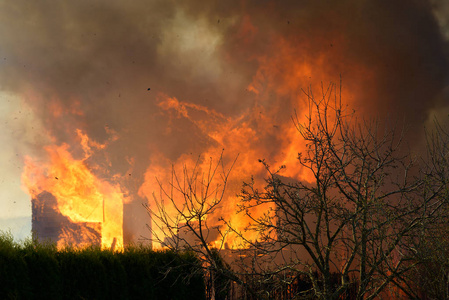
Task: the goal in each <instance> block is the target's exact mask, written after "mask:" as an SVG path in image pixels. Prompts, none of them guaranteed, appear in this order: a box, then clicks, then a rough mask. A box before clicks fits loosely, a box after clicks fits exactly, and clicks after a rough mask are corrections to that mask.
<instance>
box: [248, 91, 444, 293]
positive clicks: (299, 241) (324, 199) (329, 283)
mask: <svg viewBox="0 0 449 300" xmlns="http://www.w3.org/2000/svg"><path fill="white" fill-rule="evenodd" d="M337 93H338V92H337V91H336V86H335V85H330V86H329V88H328V89H327V90H324V89H323V91H322V98H320V99H316V98H315V97H314V96H313V94H312V92H311V91H310V90H309V91H308V92H307V93H306V95H307V96H308V99H309V103H310V110H309V115H308V117H307V121H306V122H305V123H300V122H299V119H298V117H297V116H295V117H294V123H295V125H296V127H297V130H298V132H299V134H300V136H301V137H302V138H303V139H304V141H305V143H306V147H307V150H306V151H305V152H303V153H299V154H298V161H299V164H300V165H301V167H302V168H304V169H306V170H308V173H309V174H310V179H309V180H308V182H302V181H294V180H291V179H287V178H283V177H282V176H281V175H280V172H279V171H280V170H278V171H275V172H273V171H271V168H270V167H269V166H268V164H267V163H266V162H264V161H262V163H264V165H265V167H266V169H267V171H268V172H269V178H268V179H267V186H266V187H265V189H264V190H263V191H260V190H258V189H256V188H254V184H253V183H249V184H246V185H245V187H244V190H243V197H242V202H243V203H242V208H243V211H244V212H245V213H246V214H247V215H248V216H250V217H252V211H253V209H254V207H257V206H259V205H264V204H265V205H266V204H269V205H270V206H271V209H270V210H269V211H267V212H266V214H265V215H264V216H263V217H259V218H256V217H254V218H252V220H253V224H252V226H251V228H250V229H251V230H256V231H258V232H259V234H260V241H262V242H256V243H254V242H251V241H248V242H250V243H252V247H255V248H257V249H258V250H259V251H260V252H261V253H264V254H265V255H267V256H270V257H273V259H272V261H273V262H275V264H276V266H273V265H270V266H269V267H268V268H267V273H271V274H273V275H274V274H280V275H282V274H283V273H286V272H288V273H289V274H303V275H305V276H307V277H308V278H309V280H310V282H311V283H312V286H311V288H310V290H309V291H308V293H306V294H308V295H311V296H312V297H314V298H320V299H339V298H340V297H341V296H342V295H344V294H345V293H346V292H347V291H348V290H349V289H350V288H351V287H352V288H354V287H356V290H357V292H356V295H355V298H356V299H374V298H376V297H380V296H386V297H390V298H391V297H394V296H396V295H399V294H402V295H403V294H406V295H408V296H409V297H416V294H415V292H414V287H413V286H411V285H410V284H411V283H410V282H408V281H407V280H405V279H406V278H407V277H406V276H405V274H406V273H407V272H408V271H409V270H410V269H412V268H413V267H414V265H415V264H416V261H415V260H414V254H415V251H416V250H415V249H414V248H413V246H414V245H415V243H416V239H417V237H418V235H417V234H418V233H419V232H421V231H422V230H424V229H425V228H426V225H428V224H429V223H431V222H432V220H433V217H435V216H437V214H438V212H439V211H440V210H441V207H442V205H443V203H444V199H442V198H440V197H438V195H439V194H440V192H441V190H442V185H433V184H429V181H428V176H427V174H426V172H422V168H424V167H426V166H423V165H420V164H419V160H418V159H417V158H414V157H413V156H412V155H411V154H409V153H407V151H405V149H403V148H401V145H402V144H403V142H402V140H403V134H402V132H400V133H399V135H398V133H397V131H396V130H395V128H393V129H391V130H388V129H387V128H386V127H385V126H384V127H382V126H380V125H379V123H377V122H367V121H361V122H359V121H358V120H357V119H356V118H355V117H354V115H353V114H346V112H345V111H344V110H343V107H342V105H341V102H340V101H339V98H338V97H337ZM281 169H282V167H281ZM425 170H426V171H428V172H427V173H432V172H433V171H434V170H429V169H428V168H426V169H425ZM242 236H243V235H242ZM335 273H337V274H339V276H340V279H339V280H338V281H336V280H335V276H334V274H335Z"/></svg>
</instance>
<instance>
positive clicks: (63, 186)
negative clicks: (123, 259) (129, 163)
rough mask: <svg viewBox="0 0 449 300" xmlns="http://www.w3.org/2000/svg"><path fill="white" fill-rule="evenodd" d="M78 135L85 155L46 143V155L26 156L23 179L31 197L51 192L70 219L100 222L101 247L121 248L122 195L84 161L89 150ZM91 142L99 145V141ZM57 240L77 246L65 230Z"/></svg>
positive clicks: (79, 133) (76, 221) (84, 139)
mask: <svg viewBox="0 0 449 300" xmlns="http://www.w3.org/2000/svg"><path fill="white" fill-rule="evenodd" d="M78 135H79V136H80V137H81V143H82V146H83V148H84V150H85V157H82V158H81V159H76V158H74V157H73V156H72V154H71V153H70V146H69V145H67V144H62V145H59V146H58V145H50V146H47V147H45V152H46V154H47V157H46V159H44V160H41V161H39V160H37V159H33V158H31V157H26V158H25V167H24V171H23V174H22V183H23V185H24V188H25V189H26V191H27V192H28V193H29V194H30V196H31V197H32V198H33V199H36V198H37V197H39V195H40V194H41V193H43V192H47V193H50V194H51V195H53V196H54V197H55V198H56V200H57V207H55V208H54V209H55V210H57V211H59V213H60V214H62V215H63V216H65V217H67V218H68V219H69V220H70V221H71V222H73V223H84V222H94V223H100V224H101V246H102V248H111V247H112V248H114V249H121V248H122V247H123V203H124V200H125V199H124V195H123V193H122V191H121V189H120V187H119V186H118V185H114V184H111V183H109V182H107V181H106V180H103V179H101V178H98V177H97V176H96V175H95V174H93V172H92V170H91V166H89V164H88V163H87V158H88V157H89V155H88V154H89V152H90V151H92V150H91V149H90V147H89V146H88V144H89V143H88V137H87V135H84V134H82V132H81V131H79V132H78ZM94 145H97V146H98V147H100V146H99V145H98V144H94ZM100 148H101V147H100ZM78 234H80V235H83V234H87V233H86V232H81V233H78ZM57 244H58V246H64V245H69V244H73V245H74V246H79V245H76V241H75V240H71V239H70V235H68V234H64V232H62V233H61V234H60V236H59V239H58V241H57Z"/></svg>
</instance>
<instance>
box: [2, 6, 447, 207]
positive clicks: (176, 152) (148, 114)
mask: <svg viewBox="0 0 449 300" xmlns="http://www.w3.org/2000/svg"><path fill="white" fill-rule="evenodd" d="M433 4H435V1H434V2H433ZM433 9H435V6H432V4H431V3H430V2H428V1H420V0H388V1H387V0H379V1H368V0H365V1H360V0H342V1H324V0H318V1H304V0H299V1H293V0H291V1H266V0H264V1H255V0H253V1H239V2H238V1H198V0H195V1H179V2H178V1H141V0H138V1H84V0H82V1H70V2H69V1H44V0H39V1H31V2H30V1H25V0H16V1H3V2H2V3H1V4H0V90H1V91H3V92H9V93H13V94H16V95H18V96H20V97H22V98H23V99H24V101H25V102H26V103H27V104H28V105H29V106H31V108H32V109H33V111H34V113H35V114H36V116H37V117H38V119H40V120H41V122H42V124H43V126H44V128H45V130H47V131H48V132H49V134H50V135H51V136H53V137H54V138H55V139H54V142H55V143H58V144H60V143H69V144H73V141H74V139H75V136H76V129H81V130H82V131H83V132H85V133H87V134H88V135H89V136H90V137H91V138H92V139H93V140H95V141H98V142H100V143H105V142H108V141H109V144H108V148H107V150H106V152H107V153H102V154H101V155H102V157H100V156H99V157H96V158H95V159H96V160H98V161H100V162H101V161H103V162H104V164H105V166H107V171H104V172H103V173H102V176H103V177H104V178H106V179H107V177H108V176H109V175H111V176H112V174H117V173H118V174H122V175H124V174H126V173H127V172H128V171H129V170H130V159H134V163H133V166H132V178H133V180H134V181H133V183H132V184H131V183H128V184H129V186H128V187H127V188H128V189H129V190H130V192H131V194H133V195H135V196H136V195H137V190H138V188H139V185H140V184H141V181H142V180H143V174H144V172H145V170H146V169H147V167H148V165H149V164H152V163H154V162H153V161H152V153H154V152H158V153H163V154H164V155H165V156H166V157H168V158H169V159H171V160H173V161H176V159H177V158H178V157H180V156H181V155H182V154H184V153H194V154H201V152H202V151H203V149H206V148H207V147H210V146H214V145H216V146H217V147H218V146H223V147H224V148H226V145H219V142H218V141H217V140H215V139H214V138H213V136H212V135H210V134H207V133H206V132H205V130H204V128H203V127H201V126H200V125H199V124H198V123H197V122H195V118H197V119H200V120H201V119H204V120H206V121H205V122H206V123H207V122H209V123H210V124H213V123H214V120H213V118H214V117H211V115H210V114H207V113H205V112H204V111H203V112H202V111H200V110H192V109H191V110H190V116H191V118H183V117H182V116H179V113H178V114H177V112H175V111H169V110H166V109H163V108H161V105H160V102H161V100H160V99H161V97H173V98H176V99H177V100H179V101H181V102H183V103H190V104H192V105H197V106H198V107H202V108H205V109H206V108H207V109H208V110H210V111H213V112H214V113H215V114H214V116H218V117H216V118H219V119H220V118H222V119H228V118H229V119H233V120H239V121H238V122H235V124H242V123H245V124H247V125H246V126H249V127H250V128H251V129H252V130H254V132H255V135H256V136H257V139H255V145H254V147H257V148H260V149H263V150H261V151H260V156H259V157H256V158H255V159H258V158H266V156H270V155H274V154H273V153H278V152H280V151H282V147H283V146H284V145H285V142H284V139H285V136H284V135H283V132H282V130H283V129H285V128H286V127H288V126H292V123H291V118H290V117H291V115H292V114H293V111H294V110H295V109H296V110H301V109H302V108H301V107H300V106H301V102H298V100H297V99H298V95H299V94H301V89H307V87H308V85H309V84H312V83H313V84H316V83H319V82H323V83H324V85H326V84H328V83H329V82H337V83H338V82H339V81H340V76H341V78H342V83H343V89H347V90H349V91H350V93H351V95H353V99H350V100H351V101H350V102H351V104H352V106H353V107H354V108H355V109H356V110H358V111H360V112H361V113H362V114H364V115H367V116H370V117H378V116H380V117H388V118H393V119H398V120H399V119H400V120H405V122H406V123H407V124H409V125H410V126H412V127H413V128H415V129H416V128H421V127H422V125H423V124H424V122H425V121H426V120H427V119H428V118H429V112H430V111H431V110H435V109H439V108H444V107H446V106H447V100H446V99H445V98H444V89H445V87H446V86H447V83H448V82H447V76H448V56H447V54H448V49H447V41H446V40H445V39H444V38H443V32H444V31H445V30H446V29H445V28H442V27H441V26H439V24H438V22H437V19H436V17H435V13H434V10H433ZM285 49H288V50H285ZM303 62H304V63H305V64H307V63H309V64H310V65H311V69H310V70H309V71H308V73H307V74H305V75H304V76H303V77H304V78H303V77H301V76H302V75H297V74H296V73H295V72H294V71H292V70H291V65H292V64H293V65H294V64H295V63H303ZM267 65H269V66H270V67H267ZM292 74H296V75H294V76H298V81H297V82H295V83H293V85H289V86H288V87H289V88H288V89H287V85H286V82H288V81H289V80H291V79H292V76H293V75H292ZM251 85H253V86H254V85H257V89H258V94H256V93H255V92H254V90H251V89H250V88H249V87H250V86H251ZM279 87H283V88H282V89H281V88H279ZM284 87H285V88H284ZM280 90H282V92H280ZM55 107H56V108H57V109H59V110H60V111H62V112H63V113H62V114H55V113H54V111H55ZM256 110H258V111H260V114H263V113H267V114H268V115H269V118H268V119H264V120H265V121H264V122H272V124H269V126H268V127H270V128H279V130H277V131H276V130H273V131H270V132H267V131H266V130H265V128H267V127H264V126H261V124H260V122H259V121H257V118H256V117H255V113H254V111H256ZM239 122H240V123H239ZM265 125H266V124H265ZM31 126H32V124H29V127H28V128H29V130H31ZM211 126H212V127H213V125H208V127H211ZM236 126H237V125H236ZM111 132H112V133H113V134H112V133H111ZM111 135H116V136H117V137H118V138H117V139H116V140H113V139H111ZM43 146H44V143H43V142H42V143H39V142H37V143H36V145H35V150H36V153H38V152H39V151H41V150H42V147H43ZM73 149H74V151H75V150H76V145H74V146H73ZM239 151H241V152H244V151H245V149H241V150H239ZM75 152H76V151H75ZM29 155H33V153H29ZM130 176H131V175H130ZM136 197H137V196H136ZM136 201H141V199H139V200H136Z"/></svg>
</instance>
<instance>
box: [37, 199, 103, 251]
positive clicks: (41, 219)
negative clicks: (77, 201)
mask: <svg viewBox="0 0 449 300" xmlns="http://www.w3.org/2000/svg"><path fill="white" fill-rule="evenodd" d="M31 203H32V223H31V225H32V228H31V230H32V234H33V239H34V240H38V241H40V242H51V243H56V244H57V246H58V248H61V247H64V246H66V245H73V246H76V247H85V246H90V245H92V246H98V247H100V246H101V224H102V223H101V222H72V221H71V220H70V218H68V217H66V216H64V215H63V214H61V212H60V211H59V209H58V203H57V200H56V198H55V197H54V196H53V195H52V194H50V193H47V192H42V193H40V194H39V195H38V196H37V197H36V198H34V199H32V200H31Z"/></svg>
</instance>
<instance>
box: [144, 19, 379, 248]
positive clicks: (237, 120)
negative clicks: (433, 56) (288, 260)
mask: <svg viewBox="0 0 449 300" xmlns="http://www.w3.org/2000/svg"><path fill="white" fill-rule="evenodd" d="M241 26H242V28H241V30H240V32H241V33H242V35H243V36H244V37H245V38H244V39H243V38H242V37H241V38H240V40H241V41H242V42H243V43H245V42H248V43H249V42H250V40H251V37H252V36H253V35H254V34H256V33H257V28H255V27H254V26H253V25H252V24H251V22H250V20H249V19H248V18H245V19H244V21H243V22H242V25H241ZM338 38H339V37H338V36H335V40H336V41H338ZM294 43H295V42H290V41H289V40H287V39H286V38H284V37H277V36H273V37H272V43H271V44H272V45H273V46H272V47H273V49H272V51H270V52H269V55H262V56H259V57H257V56H255V55H249V56H250V58H249V59H251V60H255V61H257V63H258V65H259V68H258V70H257V72H256V73H255V75H254V76H253V80H252V82H251V83H249V85H248V87H247V90H248V91H250V93H251V94H252V95H253V99H254V100H255V104H254V106H253V107H252V108H251V109H250V110H247V111H244V112H242V113H241V114H240V115H237V116H233V117H230V116H225V115H223V114H221V113H220V112H217V111H214V110H213V109H210V108H207V107H202V106H199V105H196V104H192V103H189V102H187V101H183V100H181V99H177V98H175V97H172V96H169V95H166V94H159V96H158V101H159V103H158V105H159V107H160V108H161V109H162V110H163V111H165V113H166V114H167V116H168V117H169V118H170V119H171V120H172V119H187V120H189V121H190V122H192V123H193V124H195V125H196V126H197V128H199V129H200V130H201V131H202V133H203V134H204V135H205V136H208V137H209V138H210V140H211V141H213V142H212V143H211V145H210V146H209V147H208V148H207V149H204V150H203V152H202V153H201V157H202V158H203V159H204V160H203V161H201V163H200V165H199V168H198V172H199V173H200V174H201V173H206V172H207V170H208V167H209V165H208V159H207V158H209V157H211V158H213V159H218V157H219V156H220V153H221V151H222V149H224V161H225V162H232V161H233V159H234V158H235V157H236V156H237V155H238V160H237V163H236V165H235V166H234V169H233V171H232V173H231V179H230V182H228V187H227V192H226V194H225V199H224V201H223V203H222V204H221V205H220V209H217V210H216V211H214V212H213V213H212V214H211V215H209V216H208V218H207V223H208V226H209V227H214V226H215V227H217V226H218V227H219V228H225V226H223V222H222V221H220V218H223V219H225V220H228V221H230V222H231V225H232V227H233V228H234V229H236V230H237V231H239V232H242V233H244V236H245V238H247V239H250V240H255V239H257V236H255V233H254V232H245V228H246V227H247V226H248V224H249V223H250V220H249V219H248V218H247V217H246V216H245V215H244V214H242V213H240V214H237V213H236V211H237V207H238V203H239V201H240V199H239V198H238V197H237V196H236V195H237V194H238V193H239V192H240V189H241V187H242V182H245V181H246V182H248V181H249V180H250V178H251V176H254V177H255V178H257V179H258V180H257V181H256V182H259V184H260V186H258V188H260V189H262V188H263V180H262V178H264V177H266V176H267V173H266V172H265V170H264V167H263V165H262V164H261V163H260V162H259V159H265V161H266V162H267V163H268V164H269V165H270V166H271V167H272V169H273V170H275V169H276V170H277V169H278V168H279V167H280V166H286V168H283V169H281V170H280V173H279V174H280V175H282V176H285V177H290V178H292V179H296V180H302V181H308V182H311V181H313V178H312V177H311V176H312V174H311V172H310V171H309V170H307V169H304V168H302V167H301V166H300V164H299V162H298V160H297V158H298V153H300V152H304V151H305V150H306V147H305V144H304V141H303V140H302V139H301V137H300V135H299V133H298V131H297V129H296V127H295V126H294V124H293V121H292V117H293V118H295V119H296V121H297V122H299V123H305V122H306V120H307V116H312V117H313V114H314V112H313V111H309V109H310V108H309V104H308V100H307V96H306V95H305V94H304V93H305V92H307V90H308V88H309V87H311V88H312V90H313V91H315V93H316V94H315V95H314V97H315V99H317V98H320V97H322V96H323V93H325V94H326V93H327V94H329V93H331V94H332V97H335V99H336V100H337V98H338V101H339V98H340V95H339V94H340V90H333V91H332V92H330V91H326V89H327V88H328V85H327V84H326V83H323V82H322V81H321V80H323V79H326V78H329V79H334V80H335V79H338V76H339V74H338V73H337V74H335V72H334V68H335V65H333V64H332V62H330V61H329V57H328V56H327V55H328V54H329V53H328V51H330V50H323V51H322V52H317V53H316V52H313V53H311V52H310V51H311V50H310V49H312V48H313V47H309V46H308V45H307V40H304V41H302V44H301V47H299V46H298V45H296V44H294ZM343 43H344V41H341V42H340V44H343ZM343 48H344V47H343ZM242 51H244V50H242ZM326 51H327V52H326ZM332 51H342V50H335V49H332ZM337 64H338V62H337ZM357 73H359V74H360V75H365V76H369V74H370V73H371V72H370V71H369V70H366V69H364V68H362V67H361V68H360V69H359V70H357ZM337 89H338V88H337ZM349 90H352V89H343V90H342V91H341V93H342V94H341V98H342V99H346V100H347V99H349V100H347V101H348V102H350V101H351V99H354V98H355V96H356V94H355V93H357V92H360V91H357V90H356V89H354V91H355V92H352V93H350V92H349ZM346 104H349V103H342V105H343V107H344V106H345V105H346ZM285 106H287V107H291V111H290V114H289V115H282V113H283V112H285ZM199 112H201V113H202V114H199ZM193 116H194V117H193ZM198 116H200V117H198ZM331 117H332V116H331ZM169 124H170V126H171V124H172V122H170V123H169ZM167 130H168V131H170V128H167ZM268 143H276V144H277V145H276V147H271V149H273V148H275V149H278V151H276V152H272V150H270V147H267V144H268ZM268 145H269V144H268ZM269 146H271V145H269ZM270 151H271V152H270ZM196 159H197V157H195V156H194V155H187V154H184V155H181V156H180V157H178V158H177V159H176V161H171V160H169V159H168V158H167V157H166V156H165V155H164V154H163V153H159V152H157V151H153V153H152V154H151V160H150V161H151V162H152V163H151V164H150V166H149V167H148V168H147V171H146V176H145V181H144V183H143V185H142V186H141V188H140V195H141V196H143V197H146V198H147V199H148V201H149V205H150V206H151V207H152V208H153V209H155V208H156V204H155V203H154V196H153V193H154V194H155V195H156V198H158V197H160V195H159V190H160V187H159V185H158V183H157V181H156V178H157V179H158V180H159V182H161V183H163V184H165V186H164V187H165V188H167V187H168V184H167V183H169V182H170V180H171V172H170V170H171V167H172V164H173V165H174V167H175V170H176V174H177V176H178V177H181V178H182V176H183V167H185V168H186V170H192V169H193V166H194V165H195V162H196ZM213 184H220V178H219V176H217V178H215V181H214V182H213ZM173 198H175V199H174V200H175V203H176V205H177V206H178V207H183V202H184V199H183V195H182V194H176V193H175V194H174V196H173ZM210 201H213V199H210ZM164 207H165V209H166V212H167V213H168V214H169V216H170V217H171V218H173V219H174V220H176V217H177V215H178V213H177V211H176V210H175V208H174V207H172V206H171V205H169V204H168V203H167V201H165V202H164ZM268 208H269V207H259V208H258V209H259V211H257V212H253V214H254V215H255V216H257V215H261V214H262V213H264V212H266V211H267V209H268ZM178 221H179V220H178ZM181 221H182V220H181ZM153 222H155V220H153ZM155 225H156V224H154V223H153V226H152V228H153V230H155V231H156V232H157V231H158V230H157V226H155ZM158 234H159V235H160V236H163V234H162V232H160V231H159V232H158ZM250 234H252V235H253V236H250ZM221 244H223V245H224V244H226V245H227V246H228V247H230V248H241V247H242V246H243V244H242V241H241V240H239V239H238V237H237V236H236V234H234V233H227V235H226V236H225V238H224V240H223V241H221V240H220V238H218V240H217V241H215V245H221Z"/></svg>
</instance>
